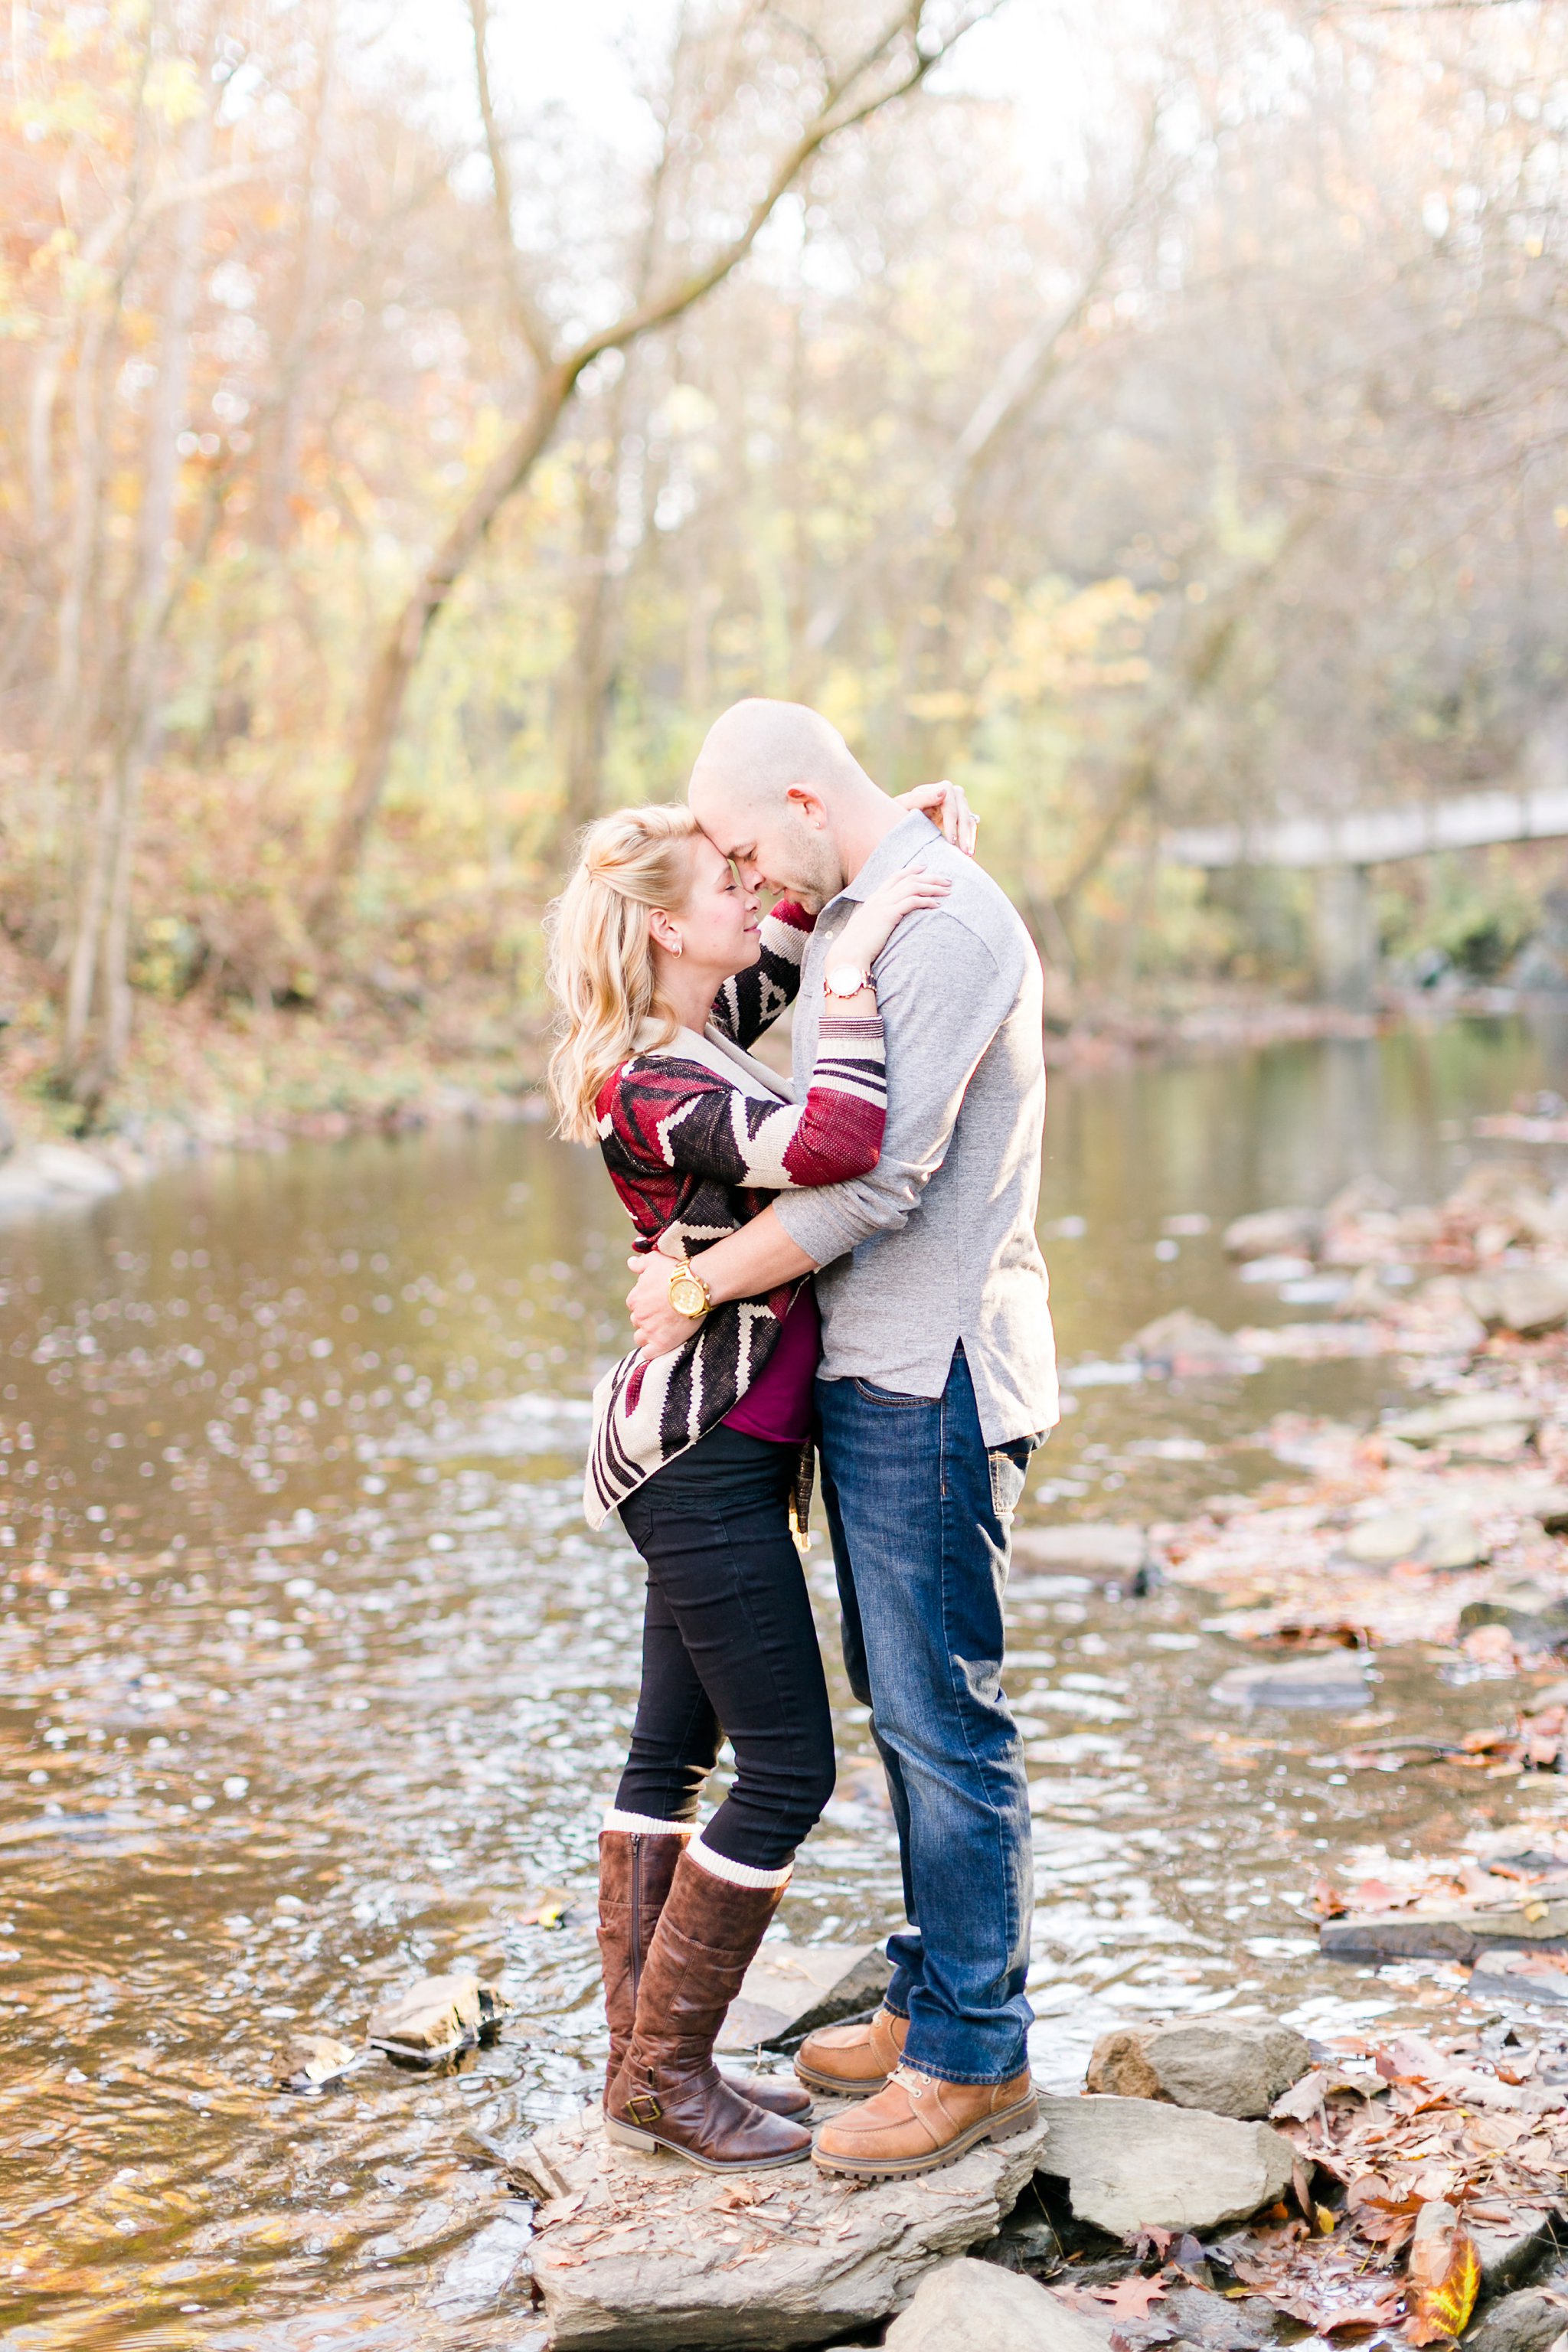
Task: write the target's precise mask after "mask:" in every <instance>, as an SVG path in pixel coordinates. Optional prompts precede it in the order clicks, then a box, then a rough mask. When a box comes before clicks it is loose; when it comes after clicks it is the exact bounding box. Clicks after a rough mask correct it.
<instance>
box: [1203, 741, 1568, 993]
mask: <svg viewBox="0 0 1568 2352" xmlns="http://www.w3.org/2000/svg"><path fill="white" fill-rule="evenodd" d="M1564 838H1568V785H1563V784H1552V785H1543V786H1542V787H1540V788H1539V789H1536V790H1530V791H1520V792H1507V791H1495V792H1484V793H1455V794H1454V795H1452V796H1451V797H1447V798H1445V799H1442V800H1433V801H1407V802H1395V803H1393V804H1392V805H1391V806H1387V807H1384V808H1375V809H1373V808H1359V809H1346V810H1340V811H1324V812H1322V813H1321V814H1316V815H1297V816H1285V817H1275V818H1271V819H1268V820H1267V821H1260V822H1258V823H1257V824H1215V825H1197V826H1190V827H1187V828H1185V829H1183V830H1179V831H1176V832H1173V833H1167V834H1166V835H1165V837H1164V842H1163V849H1164V855H1165V856H1166V857H1167V858H1169V859H1170V860H1171V862H1172V863H1173V865H1177V866H1203V867H1206V868H1210V869H1216V868H1221V867H1227V866H1295V867H1308V868H1310V869H1312V870H1313V871H1314V872H1315V873H1316V875H1317V877H1318V882H1317V889H1316V893H1315V926H1314V928H1315V931H1316V944H1317V953H1318V976H1319V981H1320V983H1321V986H1322V989H1323V992H1324V993H1325V994H1326V995H1328V996H1330V997H1331V998H1332V999H1333V1000H1334V1001H1335V1002H1336V1003H1342V1004H1352V1005H1364V1004H1366V1003H1370V1001H1371V997H1372V992H1373V983H1374V982H1375V980H1376V977H1377V931H1376V925H1375V922H1374V919H1373V903H1372V884H1371V873H1370V869H1371V868H1372V867H1373V866H1387V865H1391V864H1393V863H1394V862H1395V861H1397V860H1399V859H1401V858H1407V857H1426V856H1430V855H1431V854H1432V852H1433V851H1435V850H1441V849H1461V850H1463V849H1482V848H1487V847H1489V846H1490V845H1492V844H1494V843H1498V842H1512V841H1555V840H1563V839H1564Z"/></svg>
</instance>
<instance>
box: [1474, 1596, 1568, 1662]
mask: <svg viewBox="0 0 1568 2352" xmlns="http://www.w3.org/2000/svg"><path fill="white" fill-rule="evenodd" d="M1480 1625H1506V1626H1507V1628H1508V1630H1509V1632H1510V1633H1511V1634H1512V1636H1513V1638H1514V1640H1515V1641H1516V1642H1519V1643H1521V1644H1523V1645H1525V1646H1526V1647H1528V1648H1531V1649H1536V1650H1561V1649H1568V1601H1564V1600H1563V1598H1562V1596H1561V1595H1560V1594H1558V1593H1555V1592H1548V1591H1544V1590H1543V1589H1542V1587H1541V1586H1540V1585H1534V1584H1522V1585H1521V1584H1514V1585H1506V1586H1505V1587H1504V1588H1503V1590H1502V1591H1500V1592H1494V1593H1493V1595H1492V1597H1491V1599H1490V1600H1489V1601H1467V1602H1466V1604H1465V1606H1464V1608H1463V1609H1461V1610H1460V1612H1459V1632H1460V1633H1461V1634H1465V1633H1474V1632H1475V1631H1476V1629H1477V1627H1478V1626H1480Z"/></svg>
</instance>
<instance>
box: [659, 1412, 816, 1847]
mask: <svg viewBox="0 0 1568 2352" xmlns="http://www.w3.org/2000/svg"><path fill="white" fill-rule="evenodd" d="M794 1475H795V1447H794V1446H792V1445H775V1444H771V1443H770V1442H769V1441H768V1440H767V1439H766V1438H762V1437H749V1436H747V1435H746V1434H745V1433H744V1432H743V1431H742V1430H738V1429H729V1428H726V1427H725V1426H724V1425H723V1424H722V1423H721V1425H720V1426H719V1427H718V1428H717V1429H715V1430H710V1432H709V1433H708V1435H707V1436H706V1437H704V1438H701V1439H700V1440H699V1442H698V1443H697V1444H695V1445H694V1446H692V1447H691V1449H690V1450H689V1452H688V1453H686V1454H680V1455H679V1457H678V1458H677V1459H676V1460H675V1461H674V1462H671V1463H668V1464H667V1465H666V1466H665V1468H664V1469H662V1470H659V1471H656V1472H655V1474H654V1475H653V1476H652V1477H651V1478H649V1479H648V1480H647V1483H646V1484H645V1485H643V1486H639V1487H638V1488H637V1492H636V1494H635V1495H628V1496H627V1497H626V1501H625V1502H624V1503H623V1504H622V1505H621V1524H622V1526H623V1527H624V1528H626V1533H627V1534H628V1535H629V1536H630V1538H631V1539H632V1541H633V1543H635V1544H636V1546H637V1549H638V1551H639V1552H641V1554H642V1556H643V1559H645V1561H646V1562H647V1612H646V1614H645V1616H644V1619H643V1671H642V1690H641V1693H640V1695H639V1696H638V1699H637V1721H636V1723H635V1724H634V1726H633V1727H632V1745H631V1753H630V1755H629V1756H628V1757H627V1759H626V1770H625V1771H624V1772H623V1773H622V1775H621V1785H620V1788H619V1790H618V1791H617V1793H616V1805H617V1806H618V1807H619V1808H620V1810H621V1811H623V1812H627V1813H647V1814H650V1815H652V1816H653V1817H654V1818H655V1819H656V1820H658V1821H670V1822H689V1821H693V1820H695V1819H696V1815H697V1801H698V1798H699V1797H700V1794H701V1790H702V1784H703V1782H704V1780H706V1779H707V1778H708V1775H709V1773H710V1771H711V1770H712V1769H713V1766H714V1764H715V1762H716V1761H717V1759H718V1755H719V1744H720V1742H721V1739H724V1738H728V1739H729V1742H730V1745H731V1748H733V1750H734V1753H735V1779H734V1784H733V1786H732V1787H731V1790H730V1793H729V1795H728V1796H727V1797H726V1798H725V1800H724V1801H723V1803H722V1804H721V1806H720V1808H719V1810H718V1811H717V1812H716V1813H715V1814H714V1816H713V1818H712V1820H711V1821H710V1822H708V1823H707V1824H706V1826H705V1828H704V1830H703V1832H702V1835H703V1841H704V1843H706V1844H708V1845H710V1846H711V1847H712V1848H713V1850H714V1852H715V1853H721V1854H723V1855H725V1856H726V1857H727V1859H728V1860H729V1861H731V1862H741V1863H745V1864H749V1865H750V1866H751V1867H752V1869H754V1870H782V1869H783V1868H784V1864H785V1863H786V1862H788V1860H789V1858H790V1856H791V1854H793V1853H794V1852H795V1848H796V1846H797V1845H798V1844H799V1843H800V1842H801V1840H802V1838H804V1837H805V1833H806V1832H807V1831H808V1830H809V1829H810V1828H811V1827H812V1825H813V1824H814V1822H816V1819H817V1817H818V1815H819V1814H820V1813H821V1811H822V1808H823V1807H824V1805H825V1804H826V1802H827V1800H828V1798H829V1797H830V1796H831V1795H832V1794H833V1779H834V1766H833V1726H832V1721H831V1719H830V1717H829V1715H828V1711H827V1685H826V1683H825V1681H824V1680H823V1674H822V1655H821V1653H820V1651H819V1650H818V1648H817V1645H816V1626H815V1625H814V1624H813V1622H812V1617H811V1606H810V1603H809V1601H807V1599H806V1592H805V1576H804V1575H803V1574H802V1572H801V1562H800V1554H799V1553H798V1552H797V1551H796V1549H795V1542H794V1539H793V1538H792V1537H791V1535H790V1529H789V1495H790V1487H791V1484H792V1481H793V1479H794Z"/></svg>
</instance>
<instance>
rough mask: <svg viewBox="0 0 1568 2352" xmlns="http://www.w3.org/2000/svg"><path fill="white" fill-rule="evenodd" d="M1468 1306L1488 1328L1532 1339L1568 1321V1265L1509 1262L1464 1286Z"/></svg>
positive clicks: (1558, 1328) (1556, 1328)
mask: <svg viewBox="0 0 1568 2352" xmlns="http://www.w3.org/2000/svg"><path fill="white" fill-rule="evenodd" d="M1464 1298H1465V1304H1466V1306H1467V1307H1468V1308H1469V1309H1470V1312H1471V1313H1472V1314H1473V1315H1479V1317H1480V1319H1481V1321H1482V1322H1483V1323H1484V1324H1485V1325H1486V1327H1487V1328H1488V1330H1489V1331H1517V1332H1519V1333H1520V1335H1521V1338H1524V1339H1531V1338H1533V1337H1534V1336H1535V1335H1536V1334H1537V1333H1539V1332H1542V1331H1557V1330H1561V1328H1562V1327H1563V1324H1564V1323H1568V1266H1563V1265H1510V1266H1503V1267H1501V1268H1500V1270H1499V1271H1498V1272H1497V1273H1496V1274H1483V1275H1478V1276H1476V1277H1475V1279H1474V1280H1473V1281H1472V1282H1467V1283H1466V1285H1465V1286H1464Z"/></svg>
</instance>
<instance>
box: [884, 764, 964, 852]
mask: <svg viewBox="0 0 1568 2352" xmlns="http://www.w3.org/2000/svg"><path fill="white" fill-rule="evenodd" d="M893 797H894V798H895V799H896V800H897V802H898V803H899V806H900V808H907V809H915V810H918V811H919V813H920V814H921V816H929V817H930V819H931V823H932V824H939V825H941V827H942V835H943V837H944V838H945V839H946V840H948V841H951V842H952V845H953V847H954V848H955V849H962V850H963V854H964V856H965V857H973V855H974V836H975V835H976V833H977V832H978V831H979V829H980V819H979V818H978V817H977V816H976V815H975V814H974V811H973V809H972V808H971V807H970V805H969V801H968V797H967V795H966V794H965V793H964V789H963V785H962V784H951V783H948V782H946V781H945V780H944V781H943V782H942V783H940V784H916V786H915V787H914V789H913V791H912V792H908V793H895V794H894V796H893Z"/></svg>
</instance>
